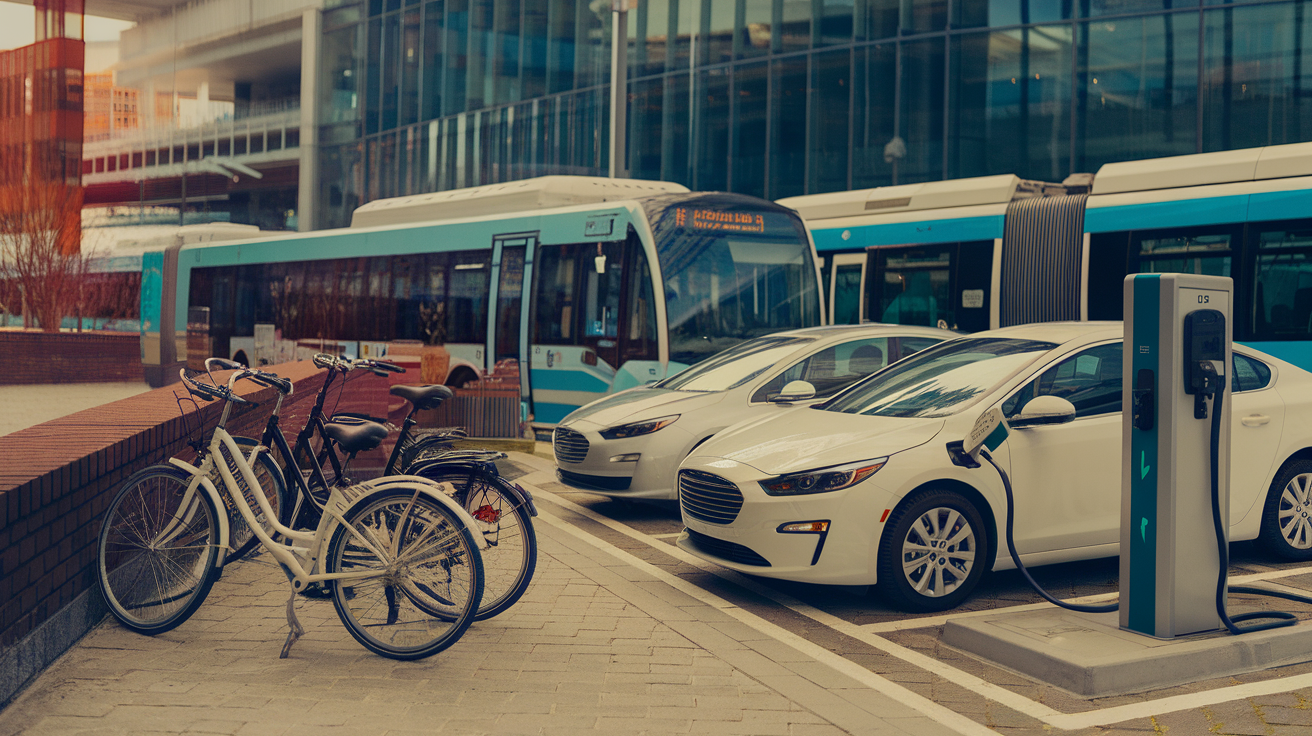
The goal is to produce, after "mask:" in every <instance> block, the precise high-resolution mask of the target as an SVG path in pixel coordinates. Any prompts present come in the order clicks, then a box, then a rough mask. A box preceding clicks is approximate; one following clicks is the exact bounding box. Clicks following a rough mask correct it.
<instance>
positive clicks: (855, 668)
mask: <svg viewBox="0 0 1312 736" xmlns="http://www.w3.org/2000/svg"><path fill="white" fill-rule="evenodd" d="M520 483H524V480H523V479H522V478H521V479H520ZM533 497H534V498H545V499H546V500H548V501H550V502H551V503H553V504H555V505H557V506H560V507H561V508H563V509H567V510H570V511H575V512H576V513H577V512H578V510H579V509H583V507H581V506H578V505H577V504H574V503H572V502H570V501H566V500H564V499H561V498H560V497H558V496H556V495H555V494H553V493H550V492H549V491H543V490H541V489H539V488H534V489H533ZM583 510H584V511H588V510H587V509H583ZM583 515H584V516H587V517H588V518H590V519H591V518H593V517H592V515H591V512H589V513H585V514H583ZM537 518H538V519H540V520H542V521H545V522H547V523H548V524H550V525H551V526H553V527H556V528H557V529H560V530H561V531H563V532H565V533H567V534H569V535H571V536H573V537H575V538H577V539H579V540H580V541H582V542H584V543H586V544H589V545H591V546H593V547H596V548H597V549H600V550H602V551H604V552H606V553H607V554H610V555H611V556H613V557H615V558H617V559H619V560H622V561H623V562H625V563H626V564H628V565H631V566H633V567H636V568H638V569H640V570H642V571H644V572H646V573H647V574H649V575H651V576H652V577H654V578H656V579H657V580H660V581H661V582H663V583H665V584H667V585H669V586H671V587H673V588H675V589H676V590H678V591H679V592H681V593H683V594H685V595H688V596H690V597H692V598H695V599H696V600H698V601H701V602H702V603H705V604H706V605H708V606H710V607H712V608H715V609H716V610H719V611H723V612H724V613H726V614H728V615H729V616H732V617H733V618H735V619H737V620H738V621H740V622H742V623H743V624H745V625H747V626H750V627H752V628H753V629H755V630H757V631H759V632H761V633H762V634H765V635H767V636H769V637H771V638H773V639H775V640H776V641H778V642H781V643H783V644H787V645H788V646H791V647H793V648H794V649H796V650H798V651H799V652H801V653H802V654H805V655H806V656H808V657H810V658H811V659H813V660H815V661H817V662H820V663H823V664H825V665H828V666H829V667H831V668H832V669H834V670H835V671H837V672H841V673H842V674H845V675H847V676H848V677H851V678H852V679H853V680H856V681H857V682H859V683H861V684H862V685H865V686H866V687H868V688H870V689H871V690H874V691H875V692H878V693H881V694H883V695H885V696H888V697H890V698H892V699H894V700H896V701H897V702H899V703H902V704H904V705H907V706H908V707H911V708H914V709H915V710H917V711H920V712H921V713H923V714H924V715H925V717H926V718H929V719H930V720H932V721H934V722H936V723H939V724H941V725H943V726H946V727H947V728H950V729H952V730H953V731H955V732H957V733H959V734H962V736H998V732H997V731H994V730H993V729H991V728H988V727H987V726H984V725H982V724H980V723H977V722H975V721H974V720H972V719H970V718H967V717H966V716H963V715H961V714H960V713H957V712H956V711H954V710H951V709H950V708H946V707H944V706H942V705H939V704H938V703H935V702H934V701H932V700H930V699H929V698H926V697H924V696H923V695H920V694H918V693H916V692H914V691H912V690H908V689H907V688H905V687H903V686H902V685H899V684H897V683H895V682H892V681H890V680H887V679H885V678H883V677H880V676H879V675H876V674H875V673H873V672H871V671H870V670H868V669H866V668H865V667H862V666H861V665H859V664H857V663H855V662H853V661H851V660H850V659H847V658H846V657H842V656H840V655H837V654H834V653H833V652H831V651H829V650H828V649H825V648H824V647H821V646H819V645H817V644H814V643H812V642H811V641H809V640H807V639H803V638H802V637H800V636H798V635H796V634H794V633H792V632H791V631H788V630H787V629H785V628H783V627H781V626H779V625H777V624H773V623H771V622H769V621H766V620H765V619H763V618H761V617H760V616H758V615H756V614H754V613H752V612H750V611H747V610H745V609H742V608H739V607H738V606H736V605H734V604H733V603H731V602H729V601H727V600H725V599H723V598H721V597H719V596H717V595H715V594H714V593H711V592H710V591H708V590H706V589H705V588H702V587H701V586H698V585H694V584H693V583H690V582H688V581H686V580H683V579H682V578H679V577H677V576H675V575H671V574H670V573H668V572H666V571H664V570H662V569H660V568H659V567H656V566H655V565H652V564H651V563H649V562H646V561H644V560H642V559H639V558H637V557H635V556H633V555H631V554H629V553H628V552H625V551H624V550H622V549H620V548H619V547H616V546H615V545H613V544H611V543H609V542H606V541H604V540H602V539H599V538H597V537H595V536H593V535H591V534H589V533H587V532H585V531H583V530H582V529H579V528H578V527H576V526H574V525H573V524H571V523H569V522H568V521H565V520H563V519H558V518H555V517H553V516H550V515H539V516H538V517H537ZM603 518H604V517H603ZM661 546H668V545H661Z"/></svg>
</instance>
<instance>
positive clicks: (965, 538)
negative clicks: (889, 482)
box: [877, 489, 989, 613]
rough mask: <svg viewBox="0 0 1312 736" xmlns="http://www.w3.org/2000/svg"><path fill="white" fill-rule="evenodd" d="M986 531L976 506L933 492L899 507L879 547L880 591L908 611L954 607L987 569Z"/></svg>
mask: <svg viewBox="0 0 1312 736" xmlns="http://www.w3.org/2000/svg"><path fill="white" fill-rule="evenodd" d="M988 549H989V540H988V530H987V529H986V528H985V526H984V517H983V516H982V515H981V514H980V512H979V509H977V508H976V507H975V504H974V503H973V502H971V501H970V500H969V499H967V498H966V497H965V496H963V495H961V494H960V493H957V492H956V491H950V490H943V489H935V490H929V491H925V492H922V493H919V494H917V495H915V496H913V497H911V498H909V499H907V500H905V501H904V502H903V503H902V504H900V505H899V506H898V507H897V509H895V510H894V511H893V513H892V514H890V515H889V517H888V523H887V526H885V527H884V535H883V538H882V539H881V540H880V542H879V560H878V563H877V570H878V575H879V583H878V586H877V590H878V591H879V592H880V593H881V594H882V595H883V596H884V597H885V598H886V599H887V600H888V601H889V602H891V603H892V604H893V605H894V606H896V607H897V608H900V609H902V610H904V611H910V612H914V613H924V612H930V611H946V610H948V609H950V608H955V607H957V606H958V605H960V604H961V602H962V601H964V600H965V599H966V597H967V596H969V595H970V593H971V591H973V590H974V589H975V586H976V585H978V584H979V581H980V578H982V577H983V576H984V570H985V568H986V567H987V566H988Z"/></svg>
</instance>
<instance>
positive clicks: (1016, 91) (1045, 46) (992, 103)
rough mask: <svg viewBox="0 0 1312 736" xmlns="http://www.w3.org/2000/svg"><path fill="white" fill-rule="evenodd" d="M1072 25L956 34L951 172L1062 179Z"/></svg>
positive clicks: (1066, 153) (1067, 155)
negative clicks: (953, 149)
mask: <svg viewBox="0 0 1312 736" xmlns="http://www.w3.org/2000/svg"><path fill="white" fill-rule="evenodd" d="M1070 34H1071V28H1070V26H1069V25H1060V26H1035V27H1030V28H1017V29H1014V30H1007V31H996V32H992V33H983V34H969V35H962V36H958V37H956V38H954V39H953V49H954V50H953V62H952V63H953V69H952V84H953V88H952V90H951V91H952V109H951V115H950V116H951V121H952V126H953V128H954V130H953V136H952V144H953V145H954V146H955V148H956V150H955V151H954V152H953V155H952V156H951V164H952V168H951V169H950V171H949V176H951V177H953V178H957V177H970V176H986V175H989V174H1004V173H1006V174H1016V175H1018V176H1020V177H1022V178H1028V179H1043V180H1047V181H1061V180H1062V179H1063V178H1065V176H1066V174H1067V170H1068V169H1069V166H1070V104H1071V89H1070V82H1071V56H1070V54H1071V45H1070Z"/></svg>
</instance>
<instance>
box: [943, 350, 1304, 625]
mask: <svg viewBox="0 0 1312 736" xmlns="http://www.w3.org/2000/svg"><path fill="white" fill-rule="evenodd" d="M1208 389H1209V390H1208V393H1211V395H1212V427H1211V441H1210V449H1211V486H1212V526H1213V528H1214V529H1215V531H1216V548H1217V551H1218V553H1219V554H1220V564H1219V566H1218V567H1219V569H1220V573H1219V574H1218V576H1217V581H1216V612H1217V615H1219V616H1220V618H1221V622H1222V623H1223V624H1225V627H1226V629H1227V630H1228V631H1229V632H1230V633H1231V634H1235V635H1239V634H1248V633H1252V632H1254V631H1265V630H1267V629H1276V628H1280V627H1283V626H1293V625H1294V624H1296V623H1298V617H1297V616H1295V615H1294V614H1292V613H1289V612H1287V611H1253V612H1251V613H1241V614H1239V615H1238V616H1233V617H1232V616H1230V615H1229V613H1228V612H1227V610H1226V590H1227V586H1226V579H1227V577H1228V571H1229V569H1230V545H1229V543H1228V542H1227V541H1226V538H1225V526H1224V525H1223V523H1222V521H1221V421H1222V420H1221V415H1222V411H1221V408H1222V403H1223V396H1224V394H1225V376H1221V375H1216V374H1215V373H1213V374H1212V375H1211V376H1209V378H1208ZM954 444H955V443H954ZM949 454H952V449H951V448H949ZM958 454H960V453H958ZM980 456H981V457H983V458H984V459H985V460H987V461H988V463H989V465H992V466H993V469H994V470H996V471H998V477H1000V478H1002V488H1003V491H1004V492H1005V493H1006V496H1007V522H1006V526H1005V536H1006V542H1007V552H1008V553H1009V554H1010V555H1011V561H1012V563H1014V564H1015V565H1016V569H1017V570H1019V571H1020V574H1021V575H1023V576H1024V577H1025V580H1026V582H1028V583H1029V584H1030V587H1031V588H1033V589H1034V592H1036V593H1038V594H1039V596H1040V597H1042V598H1043V599H1044V600H1046V601H1047V602H1049V603H1051V604H1053V605H1055V606H1060V607H1061V608H1065V609H1067V610H1070V611H1078V612H1080V613H1111V612H1112V611H1116V610H1118V609H1119V608H1120V603H1119V602H1117V603H1107V604H1104V605H1100V606H1094V605H1081V604H1078V603H1070V602H1068V601H1063V600H1060V599H1058V598H1055V597H1054V596H1053V595H1052V594H1050V593H1048V591H1046V590H1044V589H1043V586H1041V585H1039V583H1038V581H1036V580H1035V579H1034V576H1032V575H1030V571H1029V570H1028V569H1026V568H1025V564H1024V563H1023V562H1021V561H1020V554H1019V553H1018V552H1017V551H1016V539H1015V535H1014V533H1013V530H1014V528H1015V523H1016V511H1015V509H1016V502H1015V501H1016V499H1015V496H1014V494H1013V493H1012V490H1011V478H1010V477H1009V476H1008V475H1007V471H1005V470H1003V469H1002V467H1001V466H999V465H998V464H997V463H996V462H994V461H993V457H992V456H991V455H990V454H989V451H988V450H986V449H982V448H981V449H980ZM954 462H959V461H958V460H957V459H956V456H955V455H954ZM1229 591H1230V592H1232V593H1240V594H1245V595H1263V596H1269V597H1272V598H1283V599H1285V600H1290V601H1295V602H1298V603H1308V604H1312V597H1310V596H1303V595H1298V594H1296V593H1286V592H1284V591H1278V590H1268V589H1266V588H1254V587H1251V586H1247V585H1235V586H1231V587H1229ZM1258 619H1275V620H1273V621H1270V622H1268V623H1264V624H1257V625H1254V626H1238V625H1237V624H1238V622H1241V621H1252V620H1258Z"/></svg>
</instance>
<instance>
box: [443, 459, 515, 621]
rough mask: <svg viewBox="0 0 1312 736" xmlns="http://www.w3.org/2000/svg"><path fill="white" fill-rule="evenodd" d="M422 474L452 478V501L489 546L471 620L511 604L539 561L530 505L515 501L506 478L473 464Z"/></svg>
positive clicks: (481, 617) (444, 478)
mask: <svg viewBox="0 0 1312 736" xmlns="http://www.w3.org/2000/svg"><path fill="white" fill-rule="evenodd" d="M423 477H425V478H428V479H429V480H433V481H437V482H438V483H450V484H451V485H452V486H454V487H455V489H456V494H455V498H456V501H457V502H459V503H460V504H461V505H463V506H464V507H465V510H466V511H468V512H469V515H470V516H472V517H474V521H475V522H476V523H477V529H478V531H480V532H482V533H483V539H484V540H485V541H486V542H487V549H485V550H483V551H482V555H483V577H484V579H485V582H484V583H483V602H482V603H481V604H480V605H479V607H478V615H476V616H475V617H474V620H475V621H485V620H487V619H489V618H492V617H493V616H496V615H497V614H499V613H503V612H505V611H506V609H508V608H510V607H511V606H513V605H515V602H516V601H518V600H519V599H520V597H521V596H523V595H524V591H526V590H528V584H529V583H530V582H532V580H533V572H534V571H535V570H536V569H537V563H538V537H537V533H536V532H535V531H534V530H533V518H532V517H531V516H529V513H528V508H527V507H526V506H524V505H522V504H519V503H517V502H516V498H515V495H514V493H513V492H512V491H510V490H507V489H506V488H504V487H503V485H502V484H503V483H504V482H505V481H503V480H501V479H500V478H496V477H492V476H489V475H488V474H487V473H485V472H483V471H480V470H476V471H474V472H473V473H472V474H471V473H470V471H469V470H467V469H459V470H457V469H434V470H431V471H426V472H425V473H424V474H423Z"/></svg>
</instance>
